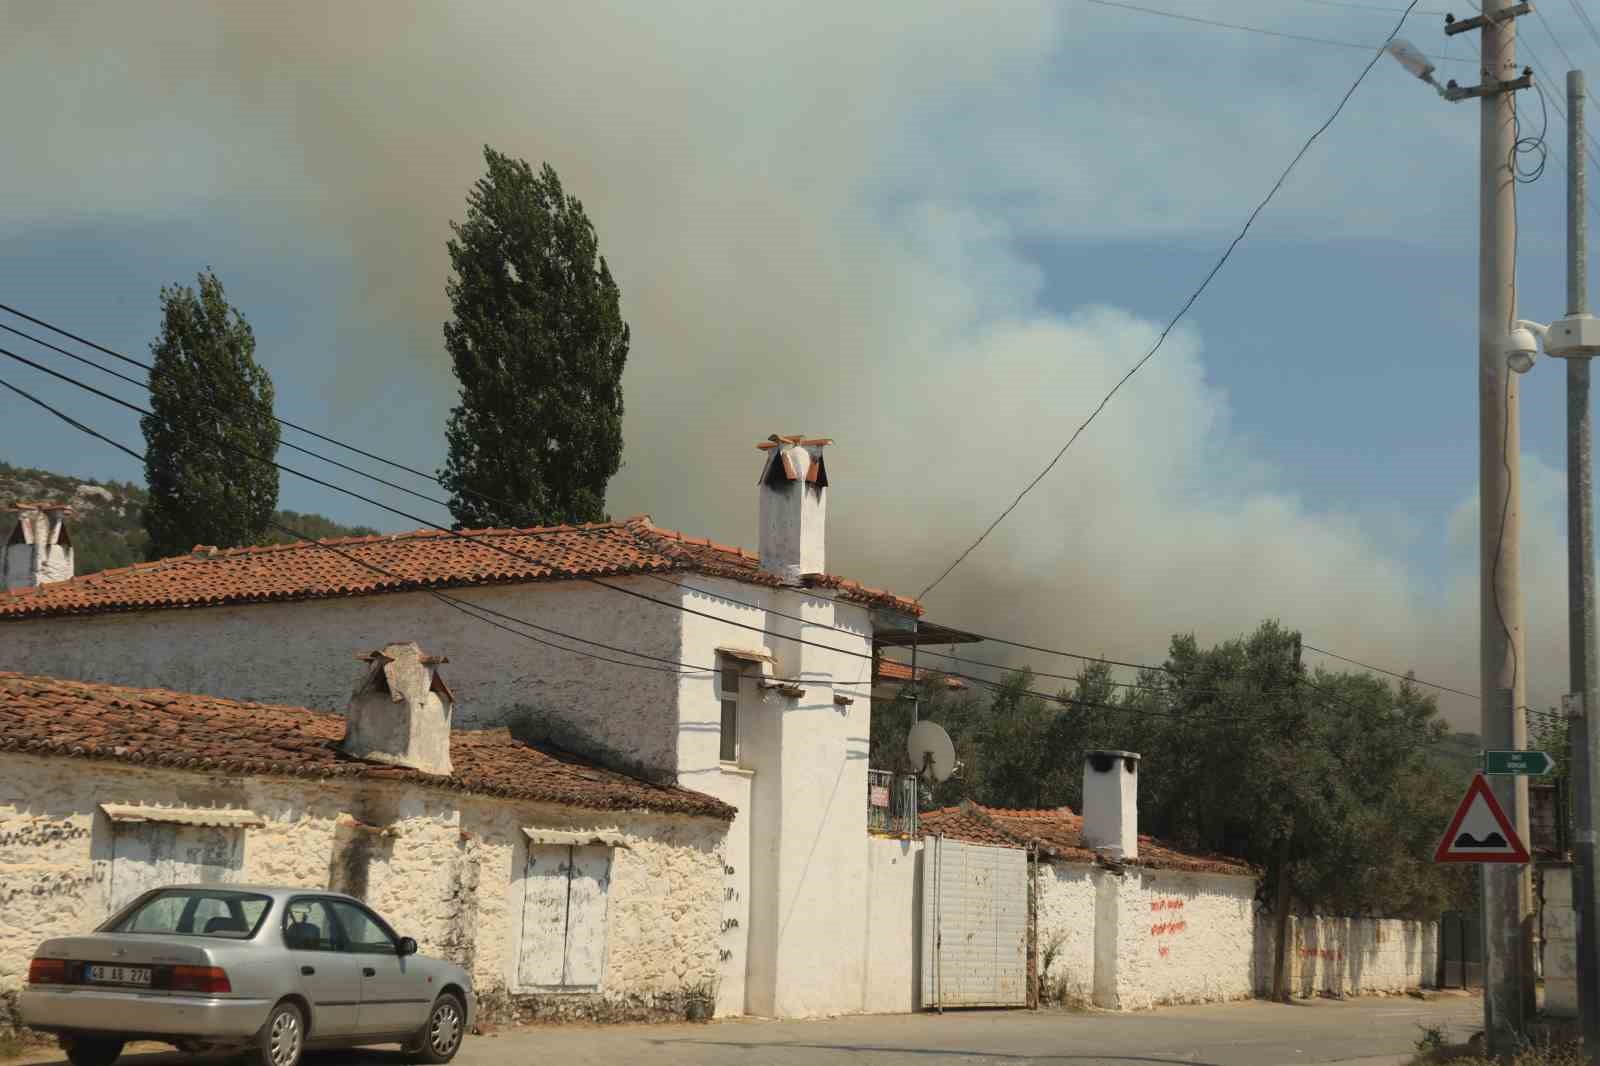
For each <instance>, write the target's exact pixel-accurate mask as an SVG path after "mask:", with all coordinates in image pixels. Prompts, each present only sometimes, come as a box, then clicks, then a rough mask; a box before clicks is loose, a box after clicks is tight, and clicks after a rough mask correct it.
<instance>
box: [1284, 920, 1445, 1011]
mask: <svg viewBox="0 0 1600 1066" xmlns="http://www.w3.org/2000/svg"><path fill="white" fill-rule="evenodd" d="M1289 925H1290V935H1291V936H1292V937H1293V940H1292V941H1291V943H1290V948H1289V992H1290V995H1293V996H1299V997H1310V996H1317V995H1323V994H1327V995H1347V996H1356V995H1369V994H1373V993H1395V992H1406V991H1409V990H1411V989H1413V988H1432V987H1433V986H1434V985H1435V984H1436V983H1437V980H1438V973H1439V925H1438V923H1437V922H1412V921H1404V920H1401V919H1398V918H1298V917H1297V918H1291V919H1290V922H1289ZM1276 943H1277V923H1276V921H1274V920H1273V919H1272V917H1271V916H1270V915H1265V914H1263V915H1262V916H1261V918H1260V921H1259V922H1258V923H1257V926H1256V967H1255V968H1256V982H1255V990H1256V992H1257V994H1259V995H1270V994H1271V992H1272V973H1273V960H1274V958H1275V955H1274V951H1275V945H1276Z"/></svg>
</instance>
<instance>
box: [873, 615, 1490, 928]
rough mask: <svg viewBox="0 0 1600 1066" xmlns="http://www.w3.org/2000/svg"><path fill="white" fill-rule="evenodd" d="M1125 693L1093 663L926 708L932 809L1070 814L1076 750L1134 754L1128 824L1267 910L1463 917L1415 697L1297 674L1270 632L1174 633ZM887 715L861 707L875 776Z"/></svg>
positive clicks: (1379, 684) (1079, 757)
mask: <svg viewBox="0 0 1600 1066" xmlns="http://www.w3.org/2000/svg"><path fill="white" fill-rule="evenodd" d="M1124 687H1125V686H1123V685H1119V684H1118V683H1117V682H1116V681H1115V679H1114V678H1113V676H1112V672H1111V668H1110V666H1109V665H1108V664H1105V663H1089V664H1088V665H1086V666H1085V667H1084V668H1083V669H1082V670H1081V671H1080V672H1079V674H1078V676H1077V678H1076V679H1075V681H1074V683H1073V686H1072V688H1071V689H1070V690H1069V691H1067V692H1063V693H1060V694H1059V695H1057V696H1054V697H1050V696H1047V695H1045V694H1043V693H1041V692H1039V691H1038V685H1037V684H1036V683H1035V679H1034V678H1033V677H1032V676H1031V675H1029V674H1027V673H1019V674H1015V675H1012V676H1011V677H1010V678H1009V679H1008V680H1007V681H1006V682H1005V683H1004V684H1003V685H999V686H997V687H996V688H994V689H993V690H983V691H981V692H980V693H979V694H978V695H977V698H973V697H972V696H970V695H969V696H968V698H966V699H964V700H958V701H949V700H946V701H943V702H940V701H929V702H925V704H924V713H923V716H924V717H926V718H932V719H933V720H935V721H938V722H940V723H941V724H942V725H944V726H945V728H946V729H947V730H949V732H950V734H951V738H952V740H953V741H954V742H955V746H956V752H957V757H958V758H959V759H960V760H961V762H962V769H961V773H960V774H959V775H958V776H957V777H955V778H952V779H951V780H950V781H947V782H945V783H944V784H943V785H941V786H940V788H939V792H938V793H937V800H938V802H939V803H941V804H948V803H951V802H954V801H956V800H958V799H963V798H970V799H973V800H976V801H977V802H979V803H983V804H986V805H990V806H1003V807H1059V806H1063V805H1066V806H1070V807H1072V808H1073V809H1075V810H1081V809H1082V775H1083V763H1084V753H1085V752H1086V751H1090V750H1093V749H1097V748H1116V749H1123V750H1128V751H1137V752H1139V753H1141V754H1142V755H1143V756H1144V759H1143V762H1142V764H1141V770H1140V784H1139V816H1140V825H1141V829H1142V830H1143V831H1144V832H1146V833H1149V834H1151V835H1153V836H1155V837H1157V838H1159V839H1162V840H1164V841H1166V842H1168V843H1171V844H1175V845H1177V846H1179V847H1182V848H1185V849H1189V850H1193V851H1199V852H1220V853H1224V854H1228V855H1232V856H1236V857H1239V858H1243V859H1247V860H1249V861H1251V862H1252V863H1254V864H1256V865H1257V866H1259V867H1261V868H1262V870H1263V873H1264V874H1265V876H1264V878H1263V881H1262V885H1263V889H1264V897H1265V901H1267V902H1268V903H1269V905H1272V906H1276V905H1277V904H1278V900H1279V892H1280V889H1281V890H1282V891H1283V892H1284V893H1285V894H1286V896H1287V909H1288V910H1290V911H1292V910H1313V911H1316V912H1319V913H1324V914H1378V915H1391V916H1396V917H1436V916H1437V915H1438V914H1439V913H1440V912H1441V911H1443V910H1448V909H1452V908H1470V907H1471V901H1472V885H1471V881H1470V878H1469V877H1467V876H1465V875H1464V874H1463V872H1462V871H1461V870H1457V869H1452V868H1449V867H1439V866H1435V865H1434V864H1433V862H1432V857H1433V847H1434V845H1435V844H1436V843H1437V841H1438V835H1439V833H1440V832H1442V830H1443V827H1444V825H1445V824H1446V822H1447V821H1448V819H1449V815H1450V812H1451V809H1452V807H1453V805H1454V803H1455V802H1456V800H1457V799H1459V797H1460V790H1461V787H1462V786H1463V784H1464V781H1463V778H1462V773H1463V771H1462V770H1461V769H1460V768H1459V767H1457V766H1455V763H1454V753H1453V746H1452V744H1451V739H1452V737H1451V734H1450V733H1449V731H1448V729H1447V728H1446V726H1445V725H1444V723H1443V721H1442V720H1441V719H1440V717H1439V714H1438V708H1437V706H1436V703H1435V701H1434V699H1433V697H1432V696H1430V695H1428V694H1426V693H1424V692H1422V690H1421V689H1420V688H1418V686H1416V685H1414V684H1411V683H1410V682H1402V683H1400V684H1398V685H1391V684H1389V683H1387V682H1385V681H1383V680H1380V679H1377V678H1374V677H1371V676H1369V675H1366V674H1330V673H1327V672H1324V671H1320V670H1318V671H1307V670H1305V669H1304V667H1303V666H1299V665H1297V659H1296V655H1295V634H1294V633H1292V632H1290V631H1288V630H1286V629H1284V628H1283V627H1282V626H1280V625H1278V624H1277V623H1275V622H1267V623H1264V624H1263V625H1262V626H1260V627H1259V628H1258V629H1257V630H1256V631H1255V632H1254V633H1252V634H1250V635H1249V636H1247V637H1243V638H1240V639H1236V640H1230V641H1225V642H1224V643H1222V644H1219V645H1216V646H1215V647H1212V648H1202V647H1201V646H1200V644H1199V643H1198V642H1197V641H1196V640H1195V638H1194V637H1193V636H1192V635H1179V636H1176V637H1174V638H1173V640H1172V644H1171V647H1170V651H1169V654H1168V656H1167V661H1166V662H1165V663H1164V664H1162V666H1160V667H1159V668H1155V669H1148V670H1143V671H1141V672H1140V673H1139V675H1138V677H1137V680H1135V681H1134V682H1133V684H1132V686H1131V688H1127V690H1126V691H1119V689H1123V688H1124ZM884 711H885V713H884V714H883V715H882V718H883V722H882V724H883V727H884V728H883V729H882V730H880V709H879V707H878V706H877V705H876V704H875V705H874V707H873V718H874V721H873V748H874V754H873V759H874V761H873V765H874V766H880V765H881V764H880V763H879V762H878V758H879V752H880V751H881V752H883V753H885V754H889V753H893V752H894V751H895V750H896V745H897V744H903V743H904V735H905V734H904V731H905V728H906V727H907V726H908V725H909V714H908V712H904V713H903V712H900V711H899V710H898V708H896V709H895V710H894V711H890V709H889V708H885V709H884ZM891 714H900V715H901V717H900V718H899V719H892V718H891V717H890V715H891ZM880 735H881V736H882V740H881V741H880ZM895 738H898V740H896V739H895ZM881 768H883V769H900V764H899V763H895V764H893V765H881ZM1280 871H1281V872H1282V873H1283V875H1284V876H1283V877H1282V878H1281V879H1280V877H1279V874H1280Z"/></svg>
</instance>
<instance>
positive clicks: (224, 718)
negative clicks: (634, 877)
mask: <svg viewBox="0 0 1600 1066" xmlns="http://www.w3.org/2000/svg"><path fill="white" fill-rule="evenodd" d="M344 731H345V723H344V718H343V717H341V716H340V715H337V714H333V713H330V712H328V711H312V710H307V709H306V708H304V707H283V706H276V705H272V704H262V703H242V702H240V701H238V700H228V699H221V698H219V697H216V696H197V695H194V694H192V693H187V692H171V691H168V690H166V689H159V688H128V687H124V686H121V685H101V684H89V683H86V682H82V681H66V680H62V679H60V678H53V677H29V676H27V675H25V674H18V673H12V672H10V671H0V752H6V751H9V752H17V753H21V754H26V755H44V756H58V757H62V756H64V757H71V758H81V759H110V760H114V761H117V762H126V763H134V764H137V765H141V766H159V767H164V768H167V769H173V770H197V771H223V772H226V773H236V774H269V775H276V776H290V777H309V778H326V777H365V778H375V779H378V780H391V781H394V780H399V781H411V782H415V783H417V784H422V785H429V786H432V787H435V788H448V789H454V790H457V791H461V792H474V793H480V794H483V795H488V796H499V797H503V798H506V799H520V800H536V801H540V802H545V803H559V804H564V805H567V806H572V807H582V808H586V809H589V810H605V811H613V810H643V811H660V812H669V813H674V814H693V815H705V816H708V817H712V818H720V819H723V820H724V821H726V820H730V819H732V818H733V816H734V808H732V807H730V806H729V805H728V804H726V803H723V802H722V801H721V800H718V799H714V798H712V797H711V796H707V795H704V794H702V793H699V792H692V791H690V790H689V789H685V788H678V787H676V786H668V785H653V784H650V783H648V782H645V781H641V780H639V779H637V778H634V777H629V776H627V775H626V774H621V773H618V772H616V771H615V770H606V769H602V768H601V767H598V766H594V765H592V764H590V763H588V762H585V761H584V760H582V759H579V758H578V757H577V756H574V755H571V754H569V753H566V752H561V751H557V750H553V749H548V748H535V747H531V746H529V745H527V744H524V743H522V742H521V741H519V740H516V739H514V738H513V737H512V736H511V734H510V733H508V732H507V731H506V730H504V729H489V730H482V731H465V730H462V731H457V732H456V733H455V734H454V735H453V737H452V738H451V745H450V761H451V764H452V767H453V769H454V773H453V774H452V775H451V776H450V777H441V776H439V775H436V774H424V773H421V772H419V771H416V770H409V769H406V768H404V767H394V766H386V765H382V764H379V763H371V762H363V761H360V760H357V759H352V758H350V757H349V756H347V755H344V754H343V753H341V752H340V751H339V750H338V748H337V747H336V745H337V744H338V743H339V741H341V740H343V739H344Z"/></svg>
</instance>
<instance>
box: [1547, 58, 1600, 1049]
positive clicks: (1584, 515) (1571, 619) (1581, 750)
mask: <svg viewBox="0 0 1600 1066" xmlns="http://www.w3.org/2000/svg"><path fill="white" fill-rule="evenodd" d="M1583 100H1584V87H1583V71H1581V70H1572V71H1568V72H1567V320H1568V321H1572V320H1574V319H1580V320H1581V319H1585V318H1587V317H1588V315H1589V249H1588V240H1589V226H1588V216H1587V214H1586V213H1585V209H1586V208H1587V206H1588V205H1587V203H1586V199H1587V188H1586V185H1585V174H1584V155H1585V152H1586V150H1587V148H1588V145H1586V144H1585V143H1584V134H1583ZM1562 325H1564V323H1557V324H1556V327H1555V328H1556V330H1557V331H1560V330H1561V327H1562ZM1547 343H1548V340H1547ZM1558 343H1559V342H1558ZM1552 354H1554V353H1552ZM1589 359H1590V356H1589V355H1587V354H1580V353H1574V354H1572V355H1569V356H1568V357H1567V359H1566V364H1567V647H1568V651H1567V656H1568V661H1569V663H1570V666H1571V669H1572V677H1571V682H1572V684H1571V690H1572V695H1573V696H1575V697H1577V698H1576V699H1575V700H1574V701H1573V703H1574V704H1576V706H1574V707H1573V708H1572V710H1571V712H1570V718H1569V720H1568V723H1567V728H1568V734H1567V752H1568V759H1567V765H1568V767H1569V772H1570V773H1571V774H1572V791H1573V807H1574V813H1575V816H1576V817H1575V819H1574V820H1575V822H1576V823H1577V825H1576V829H1577V832H1576V834H1575V836H1576V839H1575V840H1574V841H1573V857H1574V858H1575V859H1576V860H1577V861H1576V863H1575V865H1574V870H1573V873H1574V875H1575V876H1574V877H1573V886H1572V887H1573V902H1574V903H1575V905H1576V908H1577V911H1578V1017H1579V1018H1580V1019H1582V1022H1583V1042H1584V1045H1585V1046H1586V1048H1587V1050H1588V1052H1589V1056H1590V1058H1591V1059H1594V1058H1597V1057H1600V955H1597V949H1600V944H1597V943H1596V940H1597V936H1600V924H1597V921H1596V919H1597V917H1600V914H1597V912H1596V909H1595V826H1596V823H1597V819H1596V810H1595V800H1596V798H1597V797H1596V790H1595V784H1596V781H1595V777H1596V771H1597V768H1600V747H1597V743H1600V728H1597V723H1596V714H1597V712H1600V675H1597V671H1596V669H1595V665H1596V664H1595V602H1594V476H1593V462H1592V458H1593V439H1594V438H1593V430H1592V425H1591V422H1590V414H1589V411H1590V408H1589Z"/></svg>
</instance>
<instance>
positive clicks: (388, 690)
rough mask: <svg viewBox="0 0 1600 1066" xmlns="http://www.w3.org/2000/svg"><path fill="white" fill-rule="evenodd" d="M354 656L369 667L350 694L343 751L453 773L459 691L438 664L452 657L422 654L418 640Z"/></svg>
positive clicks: (401, 764)
mask: <svg viewBox="0 0 1600 1066" xmlns="http://www.w3.org/2000/svg"><path fill="white" fill-rule="evenodd" d="M356 658H357V659H358V660H359V661H361V662H364V663H366V664H367V669H366V672H365V673H364V674H362V676H361V681H360V683H359V684H357V685H356V690H355V692H354V693H352V694H351V696H350V708H349V711H348V713H346V715H345V722H346V725H345V737H344V743H343V744H342V745H341V747H342V748H343V749H344V751H345V752H346V753H348V754H350V755H353V756H355V757H356V758H358V759H370V760H372V761H374V762H382V763H389V764H390V765H393V766H409V767H410V768H411V769H413V770H421V771H422V772H423V773H428V774H446V775H447V774H449V773H450V772H451V769H450V715H451V711H452V710H453V708H454V706H455V697H453V696H452V695H451V694H450V688H449V686H447V685H446V684H445V683H444V678H443V677H440V676H439V671H438V670H437V669H435V667H437V666H438V664H440V663H444V662H449V660H448V659H445V658H443V657H438V658H435V657H434V656H431V655H424V654H423V653H422V649H421V648H419V647H417V645H416V644H415V643H414V642H406V643H396V644H390V645H388V646H386V647H385V648H384V649H383V650H382V651H375V652H372V653H370V654H368V655H358V656H356Z"/></svg>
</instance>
